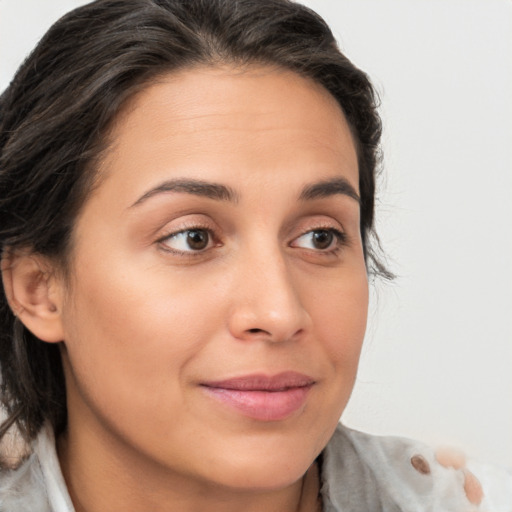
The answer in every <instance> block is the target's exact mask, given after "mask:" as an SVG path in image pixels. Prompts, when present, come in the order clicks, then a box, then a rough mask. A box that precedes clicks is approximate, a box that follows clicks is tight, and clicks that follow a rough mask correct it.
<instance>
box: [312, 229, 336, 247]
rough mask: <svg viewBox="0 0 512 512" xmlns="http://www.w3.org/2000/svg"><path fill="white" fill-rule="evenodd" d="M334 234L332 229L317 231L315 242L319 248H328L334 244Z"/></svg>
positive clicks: (314, 235) (314, 237) (314, 236)
mask: <svg viewBox="0 0 512 512" xmlns="http://www.w3.org/2000/svg"><path fill="white" fill-rule="evenodd" d="M333 236H334V235H333V234H332V233H331V232H330V231H325V230H324V231H315V233H314V234H313V244H314V246H315V247H316V248H317V249H327V247H329V246H330V245H331V244H332V240H333Z"/></svg>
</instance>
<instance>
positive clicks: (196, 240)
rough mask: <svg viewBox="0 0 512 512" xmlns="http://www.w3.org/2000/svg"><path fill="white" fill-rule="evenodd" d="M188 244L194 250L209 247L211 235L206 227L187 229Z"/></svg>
mask: <svg viewBox="0 0 512 512" xmlns="http://www.w3.org/2000/svg"><path fill="white" fill-rule="evenodd" d="M186 233H187V244H188V246H189V247H190V248H191V249H193V250H194V251H201V250H202V249H206V247H208V242H209V240H210V235H209V234H208V231H205V230H204V229H191V230H190V231H187V232H186Z"/></svg>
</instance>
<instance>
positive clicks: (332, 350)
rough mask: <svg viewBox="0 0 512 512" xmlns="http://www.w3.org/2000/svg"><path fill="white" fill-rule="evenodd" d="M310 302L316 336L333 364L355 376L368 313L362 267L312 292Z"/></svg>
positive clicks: (366, 286) (345, 373)
mask: <svg viewBox="0 0 512 512" xmlns="http://www.w3.org/2000/svg"><path fill="white" fill-rule="evenodd" d="M310 304H311V306H310V311H311V316H312V318H313V322H314V325H315V330H316V332H317V336H318V338H319V339H320V340H322V342H323V347H324V350H325V351H326V354H327V356H328V358H329V360H330V362H331V365H332V367H333V368H335V369H336V371H337V372H340V375H343V376H346V377H350V376H352V377H353V378H355V375H356V373H357V365H358V362H359V355H360V352H361V348H362V344H363V339H364V335H365V332H366V322H367V314H368V280H367V276H366V271H365V269H362V270H361V271H357V270H356V271H355V272H353V273H351V275H350V276H345V277H341V278H338V279H336V280H333V281H332V282H331V283H330V285H329V286H328V287H326V288H324V290H323V293H318V294H315V295H312V296H311V300H310Z"/></svg>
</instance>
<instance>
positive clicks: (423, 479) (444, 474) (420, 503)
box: [0, 425, 512, 512]
mask: <svg viewBox="0 0 512 512" xmlns="http://www.w3.org/2000/svg"><path fill="white" fill-rule="evenodd" d="M319 460H320V474H321V479H322V486H321V494H322V500H323V508H324V512H361V511H369V512H472V511H488V512H512V473H509V472H506V471H504V470H499V469H497V468H493V467H490V466H485V465H481V464H480V465H478V464H469V465H468V467H469V469H471V471H473V473H475V474H476V475H477V477H478V478H479V480H480V482H481V483H482V486H483V488H484V493H485V498H484V501H483V502H482V503H481V504H480V506H475V505H471V504H470V503H469V501H468V500H467V498H466V495H465V493H464V490H463V486H464V474H463V472H462V470H455V469H452V468H444V467H443V466H441V465H440V464H439V463H438V462H437V461H436V460H435V456H434V453H433V451H432V449H430V448H429V447H428V446H425V445H424V444H422V443H419V442H416V441H411V440H409V439H404V438H399V437H383V436H373V435H369V434H365V433H362V432H358V431H355V430H351V429H349V428H347V427H345V426H343V425H339V426H338V428H337V429H336V431H335V433H334V435H333V437H332V438H331V440H330V441H329V443H328V445H327V446H326V448H325V450H324V451H323V452H322V455H321V457H320V459H319ZM0 512H74V508H73V504H72V503H71V499H70V497H69V494H68V491H67V489H66V484H65V482H64V478H63V476H62V472H61V470H60V466H59V461H58V458H57V453H56V450H55V440H54V436H53V432H52V431H51V429H50V428H48V427H45V428H43V429H42V431H41V433H40V434H39V436H38V437H37V439H36V440H35V441H34V442H33V444H32V453H31V455H30V456H29V458H28V459H27V460H25V461H24V462H23V464H22V465H21V466H20V467H18V468H17V469H15V470H4V471H3V472H0Z"/></svg>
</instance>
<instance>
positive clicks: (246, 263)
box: [229, 250, 311, 342]
mask: <svg viewBox="0 0 512 512" xmlns="http://www.w3.org/2000/svg"><path fill="white" fill-rule="evenodd" d="M236 274H237V278H236V279H235V280H234V288H235V289H234V290H232V292H233V293H232V303H231V312H230V314H229V330H230V332H231V334H232V335H233V336H234V337H235V338H237V339H240V340H256V339H261V340H265V341H269V342H283V341H288V340H293V339H297V338H298V337H299V336H300V335H301V334H304V333H305V332H306V331H307V330H308V329H309V327H310V324H311V318H310V316H309V314H308V312H307V310H306V308H305V307H304V305H303V304H302V301H301V297H300V293H299V291H300V290H299V287H298V283H297V282H296V279H294V277H293V273H292V272H291V271H290V268H288V266H287V264H286V261H285V258H284V257H283V255H282V254H281V253H280V251H278V250H275V251H273V254H272V255H269V254H268V252H267V255H266V256H265V255H264V254H263V253H262V252H261V251H260V252H259V253H258V254H256V255H254V254H253V255H252V256H249V257H247V258H243V262H242V263H241V264H240V266H239V269H238V271H237V272H236Z"/></svg>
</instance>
